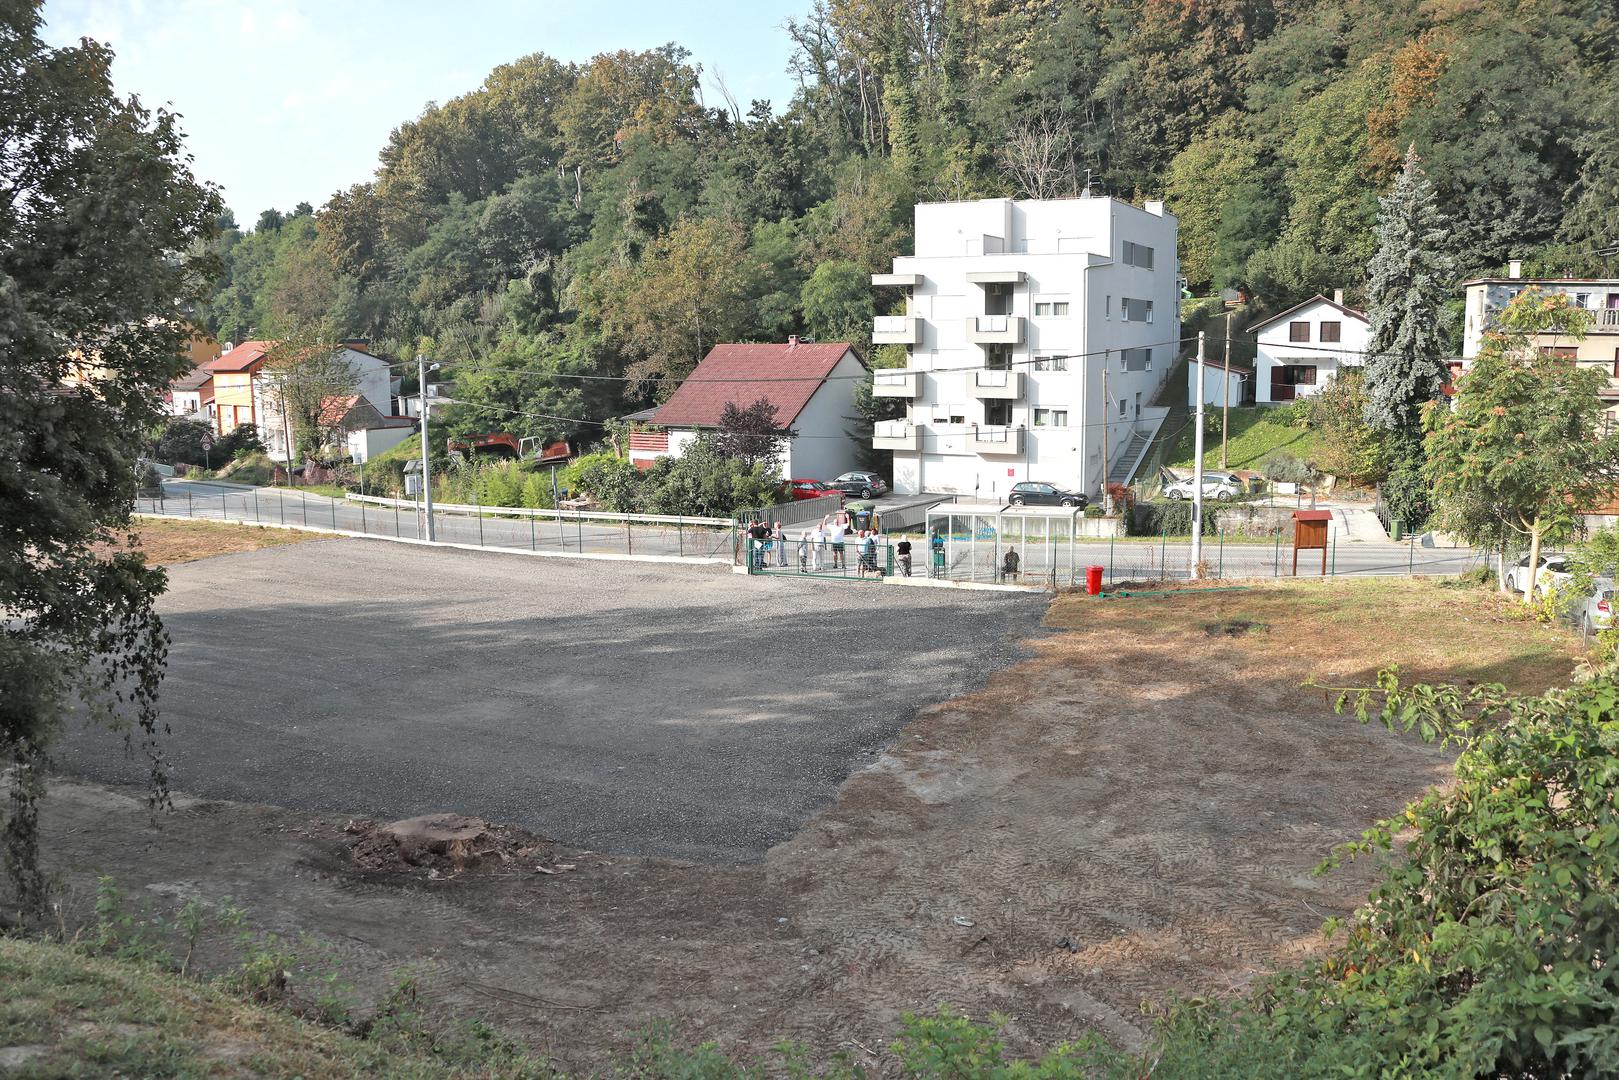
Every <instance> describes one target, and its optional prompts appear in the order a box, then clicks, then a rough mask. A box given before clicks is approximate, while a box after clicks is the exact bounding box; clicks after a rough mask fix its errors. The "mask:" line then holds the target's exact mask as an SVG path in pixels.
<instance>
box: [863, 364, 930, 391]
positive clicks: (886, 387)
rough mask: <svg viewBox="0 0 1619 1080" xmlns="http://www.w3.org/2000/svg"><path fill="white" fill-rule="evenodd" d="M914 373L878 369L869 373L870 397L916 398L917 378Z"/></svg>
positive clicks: (917, 373)
mask: <svg viewBox="0 0 1619 1080" xmlns="http://www.w3.org/2000/svg"><path fill="white" fill-rule="evenodd" d="M919 374H920V373H919V372H915V371H896V370H893V369H889V370H887V371H884V370H882V369H878V370H877V371H874V372H872V373H871V396H872V397H887V398H914V397H915V396H916V391H917V384H918V382H919V380H918V378H917V376H918V375H919Z"/></svg>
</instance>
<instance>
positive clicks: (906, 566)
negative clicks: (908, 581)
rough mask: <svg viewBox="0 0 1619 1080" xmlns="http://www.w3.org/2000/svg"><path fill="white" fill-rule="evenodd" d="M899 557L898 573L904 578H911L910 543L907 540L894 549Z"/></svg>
mask: <svg viewBox="0 0 1619 1080" xmlns="http://www.w3.org/2000/svg"><path fill="white" fill-rule="evenodd" d="M894 553H895V554H896V555H898V556H899V572H900V573H901V574H902V575H904V576H905V577H910V576H911V541H910V539H909V538H907V539H904V540H901V541H900V542H899V543H898V544H897V545H896V546H895V548H894Z"/></svg>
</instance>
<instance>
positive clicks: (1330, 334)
mask: <svg viewBox="0 0 1619 1080" xmlns="http://www.w3.org/2000/svg"><path fill="white" fill-rule="evenodd" d="M1343 339H1344V324H1343V323H1340V322H1324V323H1322V324H1321V340H1322V341H1342V340H1343Z"/></svg>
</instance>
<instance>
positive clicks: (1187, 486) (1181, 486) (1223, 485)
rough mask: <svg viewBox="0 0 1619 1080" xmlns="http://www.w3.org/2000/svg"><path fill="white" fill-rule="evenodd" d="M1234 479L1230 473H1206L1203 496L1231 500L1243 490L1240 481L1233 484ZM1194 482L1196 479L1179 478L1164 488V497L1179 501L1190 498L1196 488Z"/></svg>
mask: <svg viewBox="0 0 1619 1080" xmlns="http://www.w3.org/2000/svg"><path fill="white" fill-rule="evenodd" d="M1232 479H1234V477H1231V474H1230V473H1221V474H1215V475H1211V474H1209V473H1204V474H1203V497H1204V498H1205V499H1217V500H1218V501H1220V502H1230V501H1231V500H1232V499H1233V498H1235V497H1236V496H1237V495H1238V494H1239V493H1240V492H1241V491H1242V485H1241V484H1240V483H1236V484H1233V483H1232V482H1231V480H1232ZM1194 484H1195V479H1187V480H1177V481H1175V482H1174V483H1173V484H1170V485H1168V486H1167V487H1165V488H1164V497H1165V498H1167V499H1174V500H1175V501H1177V502H1178V501H1180V500H1181V499H1190V498H1191V497H1192V492H1193V491H1195V490H1196V488H1195V487H1194Z"/></svg>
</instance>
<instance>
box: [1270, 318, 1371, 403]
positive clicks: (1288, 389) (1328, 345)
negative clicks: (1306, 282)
mask: <svg viewBox="0 0 1619 1080" xmlns="http://www.w3.org/2000/svg"><path fill="white" fill-rule="evenodd" d="M1254 330H1255V331H1256V332H1257V342H1256V351H1255V362H1254V369H1255V375H1254V400H1255V401H1256V402H1258V403H1259V404H1261V405H1272V404H1280V405H1285V404H1287V403H1288V402H1290V401H1296V400H1298V399H1299V398H1305V397H1309V396H1310V395H1312V394H1318V393H1320V392H1321V389H1322V387H1324V386H1326V385H1327V384H1328V383H1330V382H1331V381H1332V379H1333V376H1335V375H1337V374H1338V370H1339V369H1340V368H1345V367H1360V366H1361V364H1363V363H1364V362H1365V355H1366V349H1367V346H1368V344H1369V342H1370V341H1371V324H1370V323H1368V322H1367V321H1366V316H1365V315H1364V314H1363V313H1361V312H1359V311H1356V310H1355V309H1353V308H1348V307H1344V306H1343V305H1342V304H1339V303H1336V302H1335V301H1332V300H1328V299H1327V298H1326V297H1324V296H1316V297H1315V298H1313V299H1311V300H1307V301H1305V302H1304V303H1302V304H1300V305H1298V306H1297V307H1294V308H1290V309H1288V310H1287V311H1284V312H1282V313H1281V314H1280V315H1276V316H1274V317H1272V318H1270V319H1268V320H1266V321H1265V322H1262V323H1260V324H1259V325H1258V326H1256V327H1255V328H1254Z"/></svg>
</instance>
